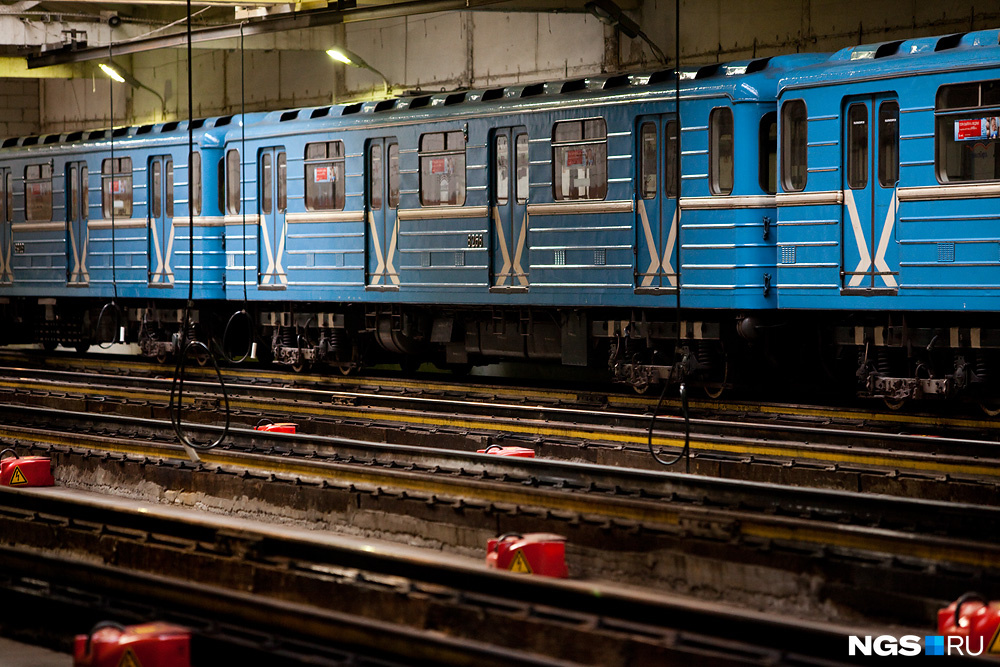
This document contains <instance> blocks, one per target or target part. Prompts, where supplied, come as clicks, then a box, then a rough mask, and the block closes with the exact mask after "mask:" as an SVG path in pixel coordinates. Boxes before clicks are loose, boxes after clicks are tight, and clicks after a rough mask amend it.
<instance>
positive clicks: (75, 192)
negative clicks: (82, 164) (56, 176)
mask: <svg viewBox="0 0 1000 667" xmlns="http://www.w3.org/2000/svg"><path fill="white" fill-rule="evenodd" d="M78 173H79V169H77V166H76V165H75V164H74V165H72V166H71V167H70V168H69V217H70V220H79V219H80V180H79V179H78V178H77V174H78Z"/></svg>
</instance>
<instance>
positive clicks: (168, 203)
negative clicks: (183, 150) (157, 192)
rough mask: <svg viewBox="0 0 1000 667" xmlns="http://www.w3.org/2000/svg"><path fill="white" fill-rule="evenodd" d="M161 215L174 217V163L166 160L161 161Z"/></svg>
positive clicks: (168, 159)
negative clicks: (162, 196) (162, 198)
mask: <svg viewBox="0 0 1000 667" xmlns="http://www.w3.org/2000/svg"><path fill="white" fill-rule="evenodd" d="M163 194H164V200H163V213H164V215H166V217H168V218H171V219H173V217H174V161H173V160H172V159H170V158H167V159H166V160H164V161H163Z"/></svg>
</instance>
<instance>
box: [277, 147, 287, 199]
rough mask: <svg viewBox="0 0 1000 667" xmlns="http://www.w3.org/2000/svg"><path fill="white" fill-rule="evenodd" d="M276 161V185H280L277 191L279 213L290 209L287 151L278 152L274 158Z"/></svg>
mask: <svg viewBox="0 0 1000 667" xmlns="http://www.w3.org/2000/svg"><path fill="white" fill-rule="evenodd" d="M274 163H275V174H274V177H275V178H276V179H277V181H278V182H277V183H276V185H277V186H278V191H277V195H276V196H277V199H278V201H277V203H276V205H277V209H278V213H284V212H285V211H287V210H288V161H287V159H286V158H285V152H284V151H281V152H280V153H278V155H277V157H276V158H275V159H274Z"/></svg>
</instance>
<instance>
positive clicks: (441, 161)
mask: <svg viewBox="0 0 1000 667" xmlns="http://www.w3.org/2000/svg"><path fill="white" fill-rule="evenodd" d="M464 203H465V134H464V133H462V132H433V133H429V134H423V135H421V136H420V204H421V205H422V206H461V205H463V204H464Z"/></svg>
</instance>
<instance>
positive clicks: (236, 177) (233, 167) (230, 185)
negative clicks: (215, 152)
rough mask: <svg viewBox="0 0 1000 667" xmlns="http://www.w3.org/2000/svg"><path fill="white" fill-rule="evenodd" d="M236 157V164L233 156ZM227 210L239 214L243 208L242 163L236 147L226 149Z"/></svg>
mask: <svg viewBox="0 0 1000 667" xmlns="http://www.w3.org/2000/svg"><path fill="white" fill-rule="evenodd" d="M234 157H235V158H236V160H235V164H233V158H234ZM225 160H226V170H225V174H226V212H227V213H229V214H232V215H239V213H240V208H241V204H242V202H241V197H240V185H241V183H240V181H241V179H240V171H241V169H242V166H243V165H242V164H241V163H240V152H239V150H237V149H235V148H230V149H229V150H228V151H226V157H225Z"/></svg>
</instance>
